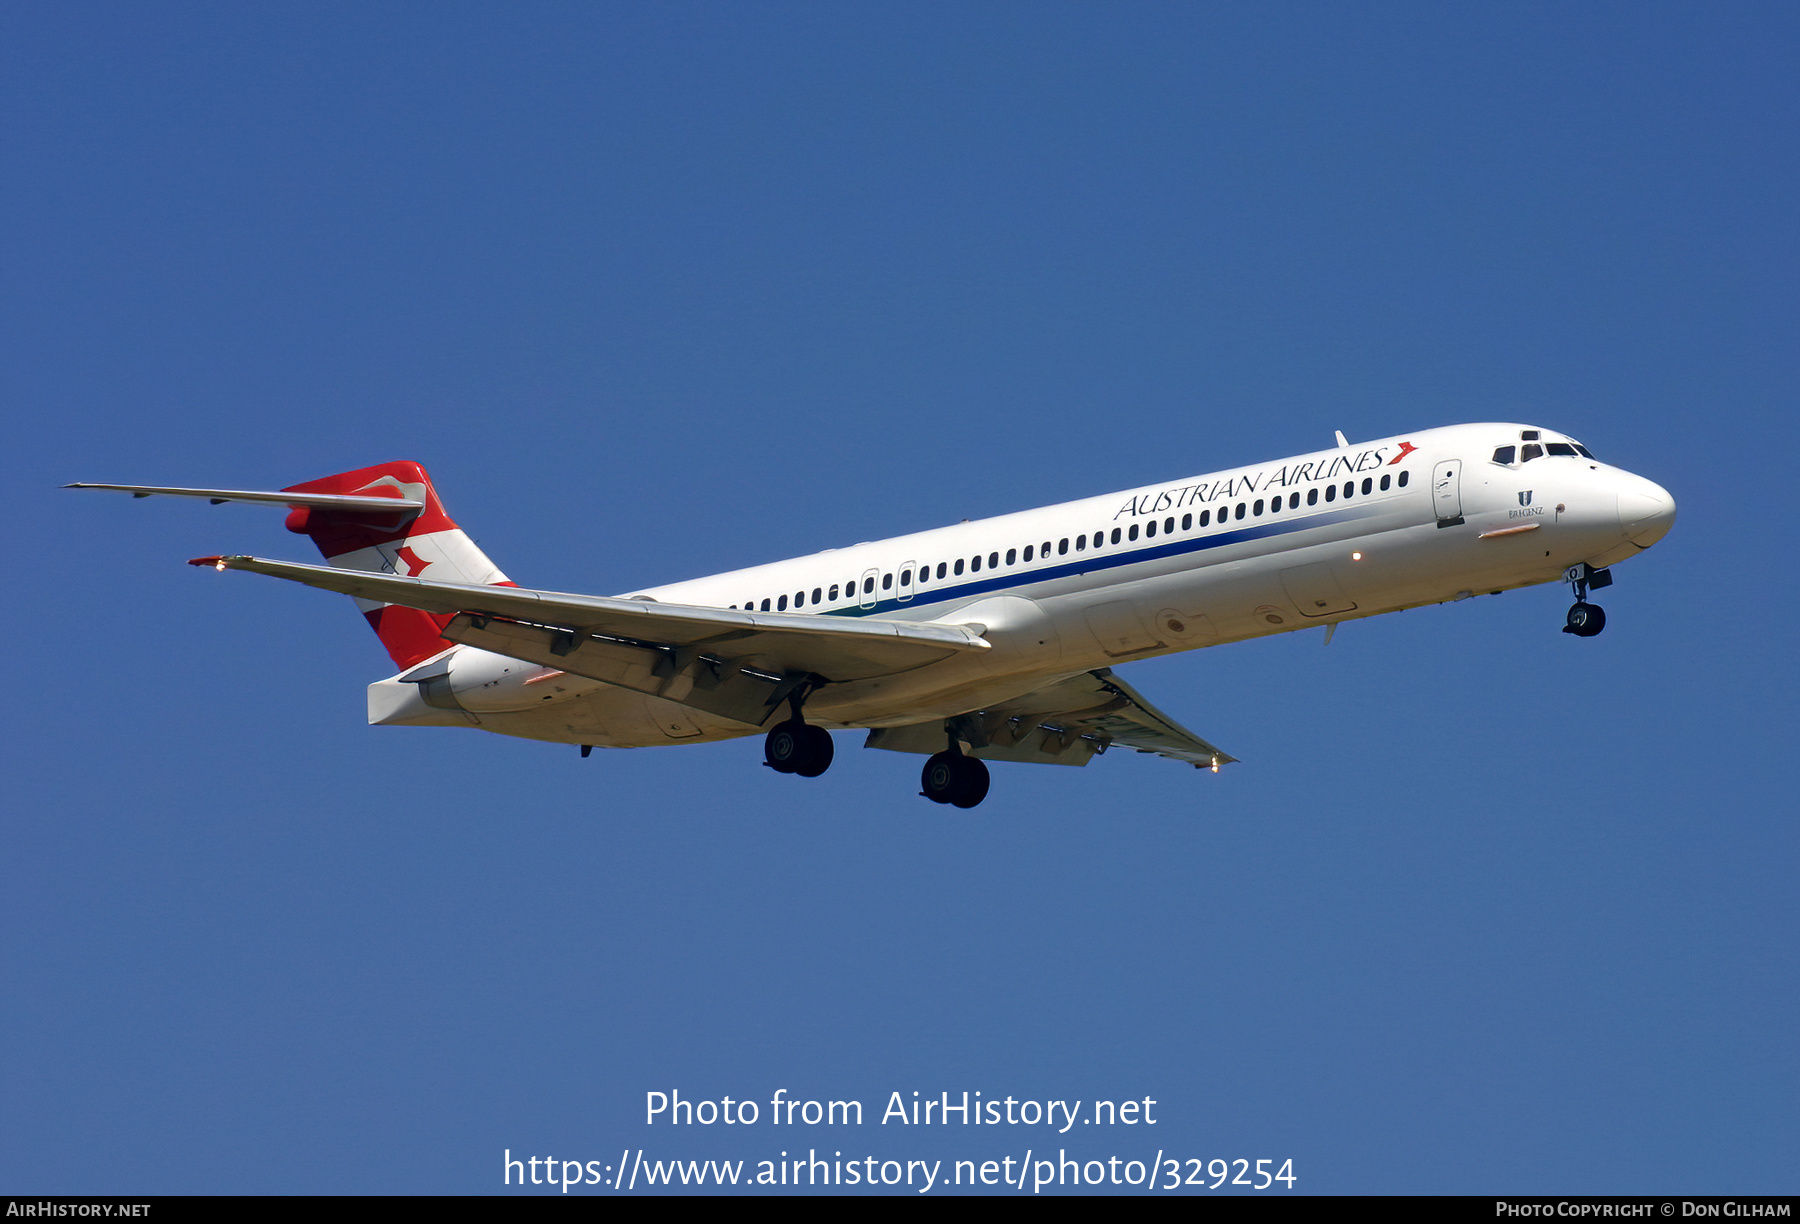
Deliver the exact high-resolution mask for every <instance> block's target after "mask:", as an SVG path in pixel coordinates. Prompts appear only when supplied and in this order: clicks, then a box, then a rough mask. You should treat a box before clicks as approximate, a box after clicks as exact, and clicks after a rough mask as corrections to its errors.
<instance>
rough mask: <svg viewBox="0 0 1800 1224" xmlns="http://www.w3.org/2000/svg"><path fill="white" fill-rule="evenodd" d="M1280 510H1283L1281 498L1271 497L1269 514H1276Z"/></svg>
mask: <svg viewBox="0 0 1800 1224" xmlns="http://www.w3.org/2000/svg"><path fill="white" fill-rule="evenodd" d="M1279 509H1281V498H1279V497H1271V498H1270V499H1269V513H1270V514H1274V513H1275V512H1276V511H1277V510H1279Z"/></svg>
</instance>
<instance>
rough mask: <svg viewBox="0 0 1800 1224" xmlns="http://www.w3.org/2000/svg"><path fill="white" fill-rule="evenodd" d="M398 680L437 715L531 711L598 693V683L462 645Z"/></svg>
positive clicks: (551, 668)
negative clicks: (411, 687) (405, 682)
mask: <svg viewBox="0 0 1800 1224" xmlns="http://www.w3.org/2000/svg"><path fill="white" fill-rule="evenodd" d="M403 679H406V680H409V681H411V682H413V683H415V684H417V685H418V686H419V695H420V696H421V697H422V698H424V701H425V704H426V705H429V706H434V707H436V708H437V709H440V710H467V711H469V712H470V713H472V714H506V713H516V712H518V711H520V710H535V709H537V708H539V707H540V706H546V705H552V704H554V703H555V702H558V701H566V700H568V699H569V698H571V697H578V696H580V695H581V694H582V693H585V692H589V691H590V690H592V689H595V688H598V687H599V686H600V682H599V681H598V680H590V679H588V678H587V677H586V676H576V675H571V674H570V673H568V672H564V671H558V670H557V669H556V668H554V667H540V666H538V665H537V664H536V663H527V662H525V661H524V660H523V659H512V658H508V657H507V656H505V655H497V654H493V653H491V652H489V651H486V650H477V649H475V648H474V647H472V646H464V647H462V648H461V649H459V650H454V651H452V652H450V653H449V654H447V655H445V656H444V657H443V658H442V659H441V660H438V661H437V662H434V663H427V664H423V665H421V666H419V667H416V668H414V669H413V670H412V671H411V672H408V673H407V674H406V675H405V676H404V677H403Z"/></svg>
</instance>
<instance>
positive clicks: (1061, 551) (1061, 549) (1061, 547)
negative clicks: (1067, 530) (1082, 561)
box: [1056, 537, 1069, 557]
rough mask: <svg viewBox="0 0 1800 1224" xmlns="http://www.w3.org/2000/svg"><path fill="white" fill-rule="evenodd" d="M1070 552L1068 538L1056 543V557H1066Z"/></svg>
mask: <svg viewBox="0 0 1800 1224" xmlns="http://www.w3.org/2000/svg"><path fill="white" fill-rule="evenodd" d="M1068 551H1069V541H1068V538H1067V537H1064V538H1063V539H1060V540H1058V541H1057V542H1056V555H1057V556H1059V557H1061V556H1063V555H1065V554H1066V553H1067V552H1068Z"/></svg>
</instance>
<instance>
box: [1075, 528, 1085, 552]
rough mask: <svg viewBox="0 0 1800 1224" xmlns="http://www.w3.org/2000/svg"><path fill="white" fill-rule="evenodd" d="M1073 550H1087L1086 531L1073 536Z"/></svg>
mask: <svg viewBox="0 0 1800 1224" xmlns="http://www.w3.org/2000/svg"><path fill="white" fill-rule="evenodd" d="M1075 551H1076V552H1086V551H1087V533H1086V532H1082V533H1081V534H1080V535H1078V536H1076V537H1075Z"/></svg>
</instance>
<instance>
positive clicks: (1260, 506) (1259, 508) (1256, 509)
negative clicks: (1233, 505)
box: [1250, 497, 1263, 518]
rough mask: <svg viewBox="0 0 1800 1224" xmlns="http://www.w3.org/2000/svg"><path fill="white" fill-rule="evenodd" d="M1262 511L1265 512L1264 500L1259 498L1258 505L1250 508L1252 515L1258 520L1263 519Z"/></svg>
mask: <svg viewBox="0 0 1800 1224" xmlns="http://www.w3.org/2000/svg"><path fill="white" fill-rule="evenodd" d="M1262 510H1263V499H1262V498H1260V497H1259V498H1257V499H1256V504H1255V505H1254V506H1251V507H1250V513H1252V514H1254V515H1255V516H1256V517H1257V518H1261V517H1262Z"/></svg>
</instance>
